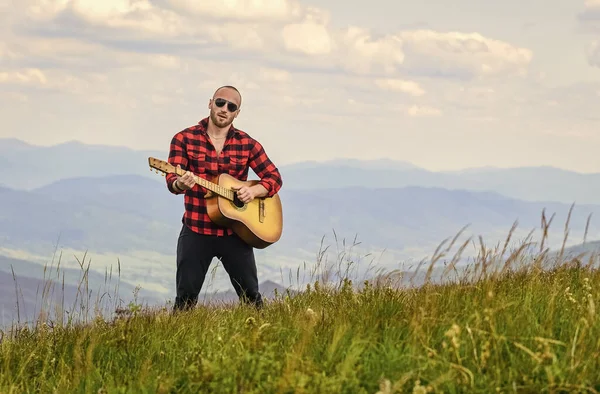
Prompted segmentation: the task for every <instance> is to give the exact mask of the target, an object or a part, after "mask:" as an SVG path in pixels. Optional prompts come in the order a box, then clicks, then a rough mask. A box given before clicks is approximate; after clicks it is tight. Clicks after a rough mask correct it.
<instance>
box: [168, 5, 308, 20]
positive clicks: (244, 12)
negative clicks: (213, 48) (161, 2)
mask: <svg viewBox="0 0 600 394" xmlns="http://www.w3.org/2000/svg"><path fill="white" fill-rule="evenodd" d="M169 4H170V5H172V6H174V7H175V8H176V9H178V10H184V11H187V12H191V13H193V14H195V15H198V16H201V17H202V18H203V19H204V18H206V19H211V18H220V19H233V20H238V21H252V20H260V21H268V22H272V21H287V20H290V19H294V18H297V17H300V15H301V14H302V12H303V10H302V7H301V6H300V4H299V3H298V2H297V1H292V0H201V1H198V0H169Z"/></svg>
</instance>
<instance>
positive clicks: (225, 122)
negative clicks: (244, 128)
mask: <svg viewBox="0 0 600 394" xmlns="http://www.w3.org/2000/svg"><path fill="white" fill-rule="evenodd" d="M226 116H227V115H226ZM210 119H211V120H212V122H213V123H214V124H215V126H217V127H219V128H223V127H227V126H229V125H230V124H231V123H232V121H233V119H229V117H227V118H225V119H223V118H221V117H219V115H217V113H216V112H215V111H210Z"/></svg>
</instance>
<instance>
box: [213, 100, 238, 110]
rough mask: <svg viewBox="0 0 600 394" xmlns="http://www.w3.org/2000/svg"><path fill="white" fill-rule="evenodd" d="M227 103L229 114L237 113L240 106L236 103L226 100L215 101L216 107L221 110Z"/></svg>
mask: <svg viewBox="0 0 600 394" xmlns="http://www.w3.org/2000/svg"><path fill="white" fill-rule="evenodd" d="M226 103H227V109H228V110H229V112H235V111H237V109H238V106H237V104H236V103H232V102H231V101H227V100H225V99H222V98H218V99H215V105H216V106H217V107H219V108H221V107H222V106H224V105H225V104H226Z"/></svg>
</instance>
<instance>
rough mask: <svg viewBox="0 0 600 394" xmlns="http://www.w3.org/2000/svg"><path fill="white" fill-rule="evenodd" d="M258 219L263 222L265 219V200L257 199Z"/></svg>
mask: <svg viewBox="0 0 600 394" xmlns="http://www.w3.org/2000/svg"><path fill="white" fill-rule="evenodd" d="M258 221H259V222H261V223H264V221H265V200H264V199H262V198H261V199H260V200H258Z"/></svg>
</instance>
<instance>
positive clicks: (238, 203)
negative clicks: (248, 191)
mask: <svg viewBox="0 0 600 394" xmlns="http://www.w3.org/2000/svg"><path fill="white" fill-rule="evenodd" d="M233 205H235V206H236V207H238V208H242V207H243V206H244V203H243V202H242V200H240V199H239V197H238V196H237V194H236V193H233Z"/></svg>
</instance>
